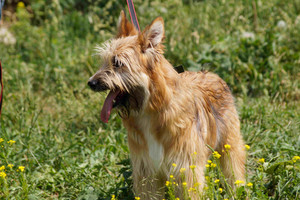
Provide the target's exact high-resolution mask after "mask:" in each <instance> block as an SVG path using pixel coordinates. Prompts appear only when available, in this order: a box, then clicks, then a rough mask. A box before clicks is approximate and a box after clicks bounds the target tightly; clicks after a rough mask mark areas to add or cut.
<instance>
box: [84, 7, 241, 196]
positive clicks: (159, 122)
mask: <svg viewBox="0 0 300 200" xmlns="http://www.w3.org/2000/svg"><path fill="white" fill-rule="evenodd" d="M163 39H164V22H163V19H162V18H160V17H158V18H156V19H155V20H154V21H153V22H152V23H151V24H150V25H149V26H147V27H146V28H145V30H144V31H143V32H140V33H139V32H138V31H137V30H136V29H135V28H134V26H133V25H132V24H131V23H130V22H129V21H128V20H127V19H126V16H125V14H124V12H121V15H120V18H119V24H118V34H117V37H116V38H115V39H112V40H110V41H108V42H106V43H105V44H104V45H103V46H102V47H98V48H97V50H98V53H99V54H100V56H101V57H102V59H103V65H102V67H101V68H100V69H99V71H97V72H96V73H95V74H94V75H93V76H92V77H91V78H90V79H89V82H88V84H89V86H90V87H91V88H92V89H93V90H94V91H106V90H109V91H110V92H109V94H108V96H107V97H106V99H105V102H104V105H103V108H102V111H101V119H102V121H104V122H108V119H109V116H110V113H111V110H112V108H117V109H118V111H119V112H120V114H121V116H122V118H123V124H124V126H125V127H126V129H127V131H128V143H129V149H130V157H131V162H132V167H133V181H134V191H135V194H136V196H139V197H141V198H142V199H147V200H148V199H162V198H163V197H164V185H165V182H166V180H167V179H168V177H169V176H170V174H171V169H172V168H173V167H172V163H176V164H177V166H176V168H175V171H174V172H173V175H174V177H175V178H176V181H179V182H180V178H179V177H180V172H179V169H180V168H186V169H187V171H186V177H187V180H186V182H187V187H192V186H193V184H194V181H195V180H194V181H193V175H192V172H191V170H188V169H189V166H190V165H196V169H195V175H196V178H197V181H198V182H200V183H202V184H201V185H202V186H203V183H204V168H205V164H206V161H207V159H208V158H209V156H210V155H211V150H210V149H209V148H208V147H207V145H209V146H210V147H212V148H214V149H215V150H216V151H218V152H219V153H220V154H221V158H220V161H221V166H222V169H223V173H224V175H225V177H226V178H227V179H228V180H229V182H230V183H231V184H232V183H233V182H234V181H235V180H244V171H245V169H244V163H245V151H244V143H243V140H242V136H241V134H240V121H239V118H238V114H237V111H236V108H235V105H234V99H233V97H232V95H231V93H230V90H229V88H228V86H227V84H226V83H225V82H224V81H223V80H222V79H221V78H220V77H218V76H217V75H216V74H213V73H209V72H184V73H182V74H178V73H177V72H176V71H175V70H174V68H173V66H172V65H171V64H170V63H169V62H168V61H167V60H166V59H165V57H164V56H163V48H164V46H163V45H162V41H163ZM225 144H229V145H231V149H230V157H231V159H228V157H227V156H225V155H224V153H222V149H223V148H224V145H225ZM194 152H197V155H195V158H192V154H193V153H194ZM233 173H234V174H233ZM179 195H180V194H179ZM194 198H195V197H194ZM195 199H196V198H195Z"/></svg>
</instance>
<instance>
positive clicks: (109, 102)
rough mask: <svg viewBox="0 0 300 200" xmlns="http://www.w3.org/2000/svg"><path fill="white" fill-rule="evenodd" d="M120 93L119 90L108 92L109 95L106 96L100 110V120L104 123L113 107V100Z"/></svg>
mask: <svg viewBox="0 0 300 200" xmlns="http://www.w3.org/2000/svg"><path fill="white" fill-rule="evenodd" d="M119 93H120V90H116V91H112V90H111V91H110V92H109V94H108V95H107V97H106V99H105V101H104V104H103V107H102V110H101V120H102V121H103V122H104V123H107V122H108V119H109V116H110V113H111V110H112V107H113V100H114V99H115V98H116V97H117V96H118V94H119Z"/></svg>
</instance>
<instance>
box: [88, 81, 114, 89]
mask: <svg viewBox="0 0 300 200" xmlns="http://www.w3.org/2000/svg"><path fill="white" fill-rule="evenodd" d="M88 86H90V88H91V89H92V90H93V91H95V92H101V91H105V90H108V89H109V88H108V86H107V85H106V84H105V83H103V82H101V81H99V80H97V79H94V80H90V81H89V82H88Z"/></svg>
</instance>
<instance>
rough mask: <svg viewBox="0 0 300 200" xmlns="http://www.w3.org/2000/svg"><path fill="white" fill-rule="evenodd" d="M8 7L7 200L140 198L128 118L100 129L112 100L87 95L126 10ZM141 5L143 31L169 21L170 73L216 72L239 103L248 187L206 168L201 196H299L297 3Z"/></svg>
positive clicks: (1, 136) (36, 4) (80, 4)
mask: <svg viewBox="0 0 300 200" xmlns="http://www.w3.org/2000/svg"><path fill="white" fill-rule="evenodd" d="M9 2H10V3H9ZM11 2H16V1H6V3H7V4H6V5H5V6H6V7H4V10H3V19H2V22H3V23H2V24H0V60H1V63H2V66H3V81H4V102H3V109H2V115H1V118H0V199H30V200H31V199H32V200H34V199H86V200H93V199H100V200H106V199H119V200H122V199H124V200H126V199H128V200H129V199H130V200H131V199H135V197H134V195H133V193H132V191H131V187H132V180H131V167H130V161H129V150H128V146H127V136H126V131H125V129H124V128H123V126H122V123H121V119H120V117H119V116H118V114H117V113H114V114H113V115H112V116H111V119H110V120H109V123H108V124H104V123H102V122H101V120H100V109H101V106H102V104H103V101H104V97H105V94H100V93H94V92H92V91H91V90H90V89H89V88H88V87H87V81H88V78H89V77H90V76H91V75H92V74H93V73H94V72H95V71H96V70H97V69H98V68H99V67H100V63H101V61H100V60H99V58H98V57H97V56H96V55H94V54H95V50H94V48H95V46H96V45H97V44H101V43H102V42H104V41H106V40H108V39H110V38H112V37H113V36H114V34H115V33H116V24H117V19H118V16H119V13H120V11H121V10H122V9H123V8H126V2H125V1H118V0H111V1H101V0H95V1H92V0H88V1H80V0H67V1H59V0H56V1H42V0H32V1H25V2H24V3H18V4H17V3H11ZM134 3H135V7H136V11H137V16H138V19H139V23H140V26H141V27H145V26H146V25H147V24H149V23H150V22H151V21H152V20H153V19H154V18H155V17H157V16H162V17H163V18H164V20H165V28H166V40H165V46H166V50H165V57H166V58H168V60H169V61H170V62H171V63H172V64H173V65H174V66H177V65H180V64H182V65H183V66H184V67H185V69H186V70H190V71H200V70H209V71H213V72H215V73H217V74H218V75H219V76H220V77H221V78H223V79H224V80H225V81H226V82H227V83H228V85H229V86H230V88H231V90H232V92H233V94H234V96H235V98H236V105H237V109H238V111H239V115H240V120H241V126H242V134H243V137H244V140H245V143H246V144H247V145H248V146H247V148H248V150H247V152H248V157H247V182H246V183H239V182H237V183H236V185H237V188H238V189H237V190H236V191H232V190H231V189H230V188H228V187H227V186H226V182H225V181H224V180H222V176H221V174H220V173H219V171H218V167H212V166H211V163H208V164H210V166H208V167H207V172H206V176H207V177H206V179H207V185H206V186H205V187H204V192H203V194H201V195H202V196H201V198H203V199H259V200H260V199H270V200H271V199H272V200H273V199H274V200H275V199H300V173H299V171H300V157H299V156H300V148H299V147H300V136H299V135H300V134H299V133H300V88H299V86H300V84H299V81H300V78H299V77H300V0H290V1H281V0H269V1H263V0H241V1H238V0H227V1H225V0H214V1H209V0H198V1H196V0H194V1H193V0H189V1H188V0H170V1H158V0H153V1H150V0H145V1H142V0H135V1H134ZM127 16H129V15H127ZM4 29H5V30H4ZM8 32H9V34H8ZM1 34H2V35H1ZM5 34H6V35H5ZM4 38H6V39H5V40H4ZM7 38H8V39H7ZM228 150H229V151H230V149H228ZM212 163H215V164H216V166H217V165H218V160H217V159H214V158H213V157H212ZM174 166H175V165H174ZM217 180H219V181H217ZM170 182H171V184H170V183H167V184H166V188H167V189H166V191H167V193H168V198H169V199H172V200H174V199H176V198H177V197H176V196H174V195H173V194H174V192H173V191H174V190H176V187H177V186H176V183H175V184H173V182H176V180H175V181H172V180H171V178H170ZM179 187H184V186H179ZM220 188H221V190H220ZM186 192H187V193H190V192H194V191H193V189H192V188H186ZM196 192H198V191H196ZM199 195H200V194H199ZM199 198H200V197H199ZM136 199H138V198H136ZM186 199H188V197H187V196H186Z"/></svg>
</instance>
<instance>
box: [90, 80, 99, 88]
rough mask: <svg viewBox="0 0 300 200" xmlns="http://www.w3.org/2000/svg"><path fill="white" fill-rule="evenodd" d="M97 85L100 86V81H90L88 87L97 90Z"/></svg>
mask: <svg viewBox="0 0 300 200" xmlns="http://www.w3.org/2000/svg"><path fill="white" fill-rule="evenodd" d="M97 84H98V81H97V80H90V81H89V82H88V86H90V88H92V89H95V88H96V86H97Z"/></svg>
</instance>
